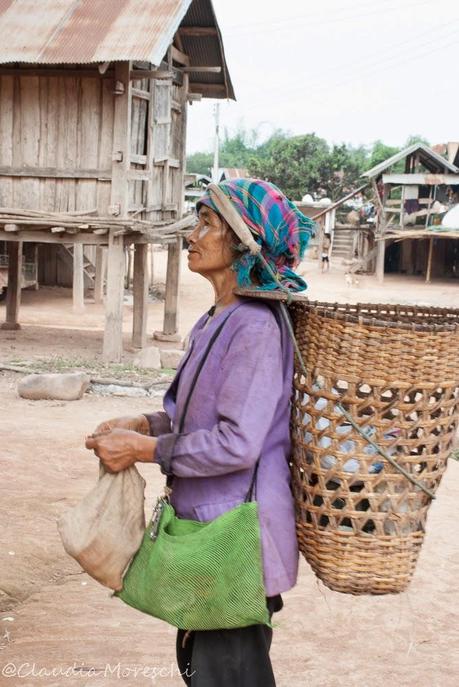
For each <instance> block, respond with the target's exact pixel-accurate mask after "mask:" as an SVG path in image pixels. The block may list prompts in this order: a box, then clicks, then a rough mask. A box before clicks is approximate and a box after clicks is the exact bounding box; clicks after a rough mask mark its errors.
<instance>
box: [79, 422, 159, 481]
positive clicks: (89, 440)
mask: <svg viewBox="0 0 459 687" xmlns="http://www.w3.org/2000/svg"><path fill="white" fill-rule="evenodd" d="M85 445H86V448H87V449H89V450H93V451H94V453H95V454H96V456H97V457H98V458H100V460H101V461H102V463H103V464H104V467H105V468H106V470H107V471H108V472H120V471H121V470H126V469H127V468H128V467H130V466H131V465H134V463H135V462H136V461H141V462H144V463H152V462H153V461H154V456H155V449H156V439H155V438H154V437H146V436H144V435H143V434H140V433H138V432H134V431H132V430H130V429H122V428H119V427H115V428H114V429H112V430H111V431H108V432H104V433H101V434H97V435H96V434H92V435H91V436H88V437H86V442H85Z"/></svg>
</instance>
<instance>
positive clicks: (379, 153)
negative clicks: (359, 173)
mask: <svg viewBox="0 0 459 687" xmlns="http://www.w3.org/2000/svg"><path fill="white" fill-rule="evenodd" d="M400 150H401V149H400V148H396V147H395V146H388V145H386V144H385V143H383V142H382V141H380V140H378V141H375V142H374V143H373V147H372V149H371V152H370V158H369V160H368V169H371V168H372V167H376V165H379V164H380V163H381V162H384V161H385V160H387V159H388V158H389V157H392V155H396V154H397V153H399V152H400Z"/></svg>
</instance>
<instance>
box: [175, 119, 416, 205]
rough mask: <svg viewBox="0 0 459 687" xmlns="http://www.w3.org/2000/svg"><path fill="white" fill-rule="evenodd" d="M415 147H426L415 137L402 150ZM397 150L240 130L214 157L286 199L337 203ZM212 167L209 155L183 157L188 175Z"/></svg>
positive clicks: (381, 144) (226, 137)
mask: <svg viewBox="0 0 459 687" xmlns="http://www.w3.org/2000/svg"><path fill="white" fill-rule="evenodd" d="M415 142H422V143H426V144H427V141H426V140H425V139H423V138H422V137H420V136H417V135H416V136H410V138H409V139H408V141H407V142H406V144H405V145H404V146H403V148H404V147H406V146H408V145H411V144H412V143H415ZM401 149H402V148H397V147H394V146H389V145H386V144H385V143H384V142H383V141H381V140H377V141H375V142H374V143H373V144H372V145H371V146H358V147H353V146H351V145H347V144H345V143H340V144H332V145H330V144H329V143H327V141H326V140H325V139H323V138H320V137H319V136H317V135H316V134H315V133H310V134H304V135H301V136H292V135H290V134H289V133H288V132H285V131H283V130H281V129H279V130H276V131H274V132H273V133H272V134H271V136H270V137H269V138H268V139H267V140H265V141H263V142H259V136H258V133H257V131H256V130H251V131H247V130H246V129H244V128H243V127H239V129H238V130H237V131H236V132H235V134H233V135H230V134H229V133H228V132H227V131H225V135H224V138H223V141H222V143H221V146H220V152H219V158H220V167H243V168H247V169H248V171H249V174H250V176H253V177H258V178H260V179H266V180H267V181H272V182H273V183H275V184H276V185H277V186H279V188H280V189H281V190H282V191H283V192H284V193H285V194H286V195H287V196H289V197H290V198H293V199H296V200H299V199H301V198H302V197H303V196H304V195H305V194H306V193H310V194H313V195H314V194H315V195H316V196H319V197H323V196H327V197H329V198H331V199H332V200H338V199H339V198H341V197H342V196H343V195H345V194H346V193H348V192H349V191H351V190H353V189H354V188H355V187H356V186H357V185H359V184H360V183H361V179H360V176H361V174H362V173H363V172H364V171H366V170H368V169H370V168H371V167H374V166H375V165H377V164H379V163H380V162H383V161H384V160H387V158H389V157H391V156H392V155H394V154H395V153H397V152H399V150H401ZM212 164H213V155H212V153H206V152H199V153H194V154H193V155H190V156H189V157H188V160H187V171H188V172H194V173H199V174H210V170H211V168H212Z"/></svg>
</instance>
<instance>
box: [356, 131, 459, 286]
mask: <svg viewBox="0 0 459 687" xmlns="http://www.w3.org/2000/svg"><path fill="white" fill-rule="evenodd" d="M362 176H363V177H364V178H365V179H367V180H368V181H369V182H370V183H371V187H372V189H373V198H374V203H375V205H376V211H377V213H376V216H377V222H376V226H375V231H374V239H375V244H376V245H375V248H374V249H373V251H372V253H374V254H375V257H376V275H377V277H378V280H379V281H380V282H382V281H383V279H384V274H385V273H386V272H393V273H401V274H408V275H424V276H425V280H426V281H427V282H429V281H430V280H431V279H432V278H433V277H441V278H456V279H457V278H459V226H458V227H456V228H454V227H453V228H450V227H446V226H443V222H442V219H443V217H444V215H445V213H446V212H447V211H448V210H449V209H451V208H452V207H453V206H455V205H457V204H458V203H459V169H458V168H457V167H456V166H455V164H453V162H452V161H450V160H448V159H446V158H444V157H442V156H441V155H439V154H438V153H436V152H435V151H434V150H432V149H431V148H429V147H428V146H426V145H424V144H421V143H415V144H413V145H411V146H409V147H408V148H406V149H405V150H402V151H401V152H399V153H397V154H396V155H393V156H392V157H391V158H389V159H388V160H385V161H384V162H382V163H380V164H379V165H377V166H376V167H373V168H372V169H370V170H368V172H365V174H363V175H362ZM369 257H370V258H371V257H373V256H372V255H364V256H363V262H368V258H369Z"/></svg>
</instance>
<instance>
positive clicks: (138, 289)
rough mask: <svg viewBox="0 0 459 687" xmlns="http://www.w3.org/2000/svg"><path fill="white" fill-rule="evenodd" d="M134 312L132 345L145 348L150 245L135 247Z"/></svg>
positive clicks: (141, 244) (139, 244) (142, 244)
mask: <svg viewBox="0 0 459 687" xmlns="http://www.w3.org/2000/svg"><path fill="white" fill-rule="evenodd" d="M132 290H133V296H134V310H133V316H132V345H133V346H134V347H135V348H143V347H144V346H145V344H146V342H147V317H148V309H147V303H148V244H147V243H136V244H135V246H134V279H133V288H132Z"/></svg>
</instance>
